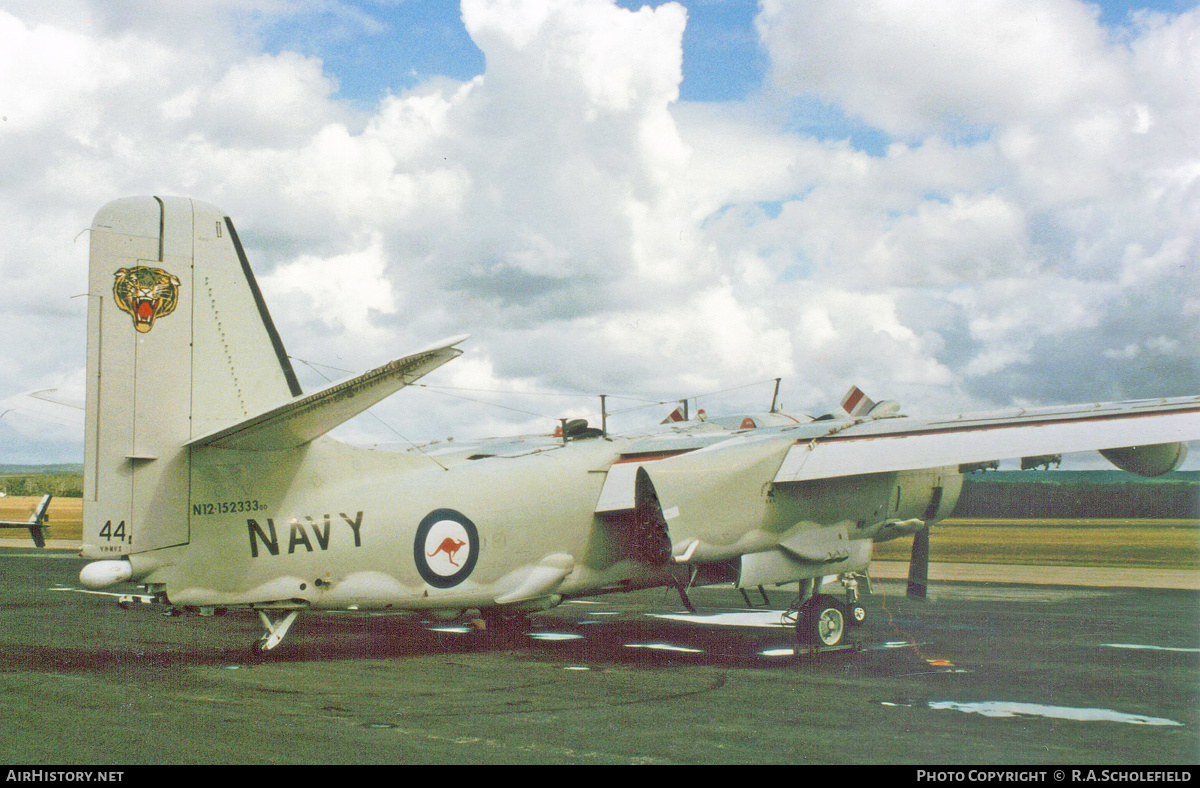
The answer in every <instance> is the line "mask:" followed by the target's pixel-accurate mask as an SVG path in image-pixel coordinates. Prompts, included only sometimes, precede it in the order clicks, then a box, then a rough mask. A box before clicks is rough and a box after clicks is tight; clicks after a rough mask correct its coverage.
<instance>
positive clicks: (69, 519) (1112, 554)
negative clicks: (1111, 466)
mask: <svg viewBox="0 0 1200 788" xmlns="http://www.w3.org/2000/svg"><path fill="white" fill-rule="evenodd" d="M38 500H39V498H38V497H36V496H33V497H17V496H10V497H7V498H0V520H17V521H23V520H26V519H28V517H29V513H30V512H31V511H33V507H34V506H36V505H37V502H38ZM82 530H83V499H82V498H55V499H53V500H52V501H51V502H50V523H49V528H48V529H47V536H48V538H50V539H69V540H75V541H78V540H79V539H80V538H81V534H82ZM20 533H21V532H20V531H13V530H10V531H7V532H0V536H6V537H10V538H11V537H16V538H19V534H20ZM911 549H912V541H911V540H910V539H897V540H895V541H892V542H884V543H883V544H879V545H876V546H875V557H876V558H877V559H879V560H883V561H907V560H908V557H909V551H910V550H911ZM929 553H930V560H933V561H953V562H961V563H982V564H1039V565H1049V566H1117V567H1130V568H1134V567H1139V568H1145V569H1200V520H1107V519H1103V520H1102V519H1076V520H1065V519H1060V520H1056V519H1036V520H1033V519H1030V520H1017V519H998V518H989V519H951V520H944V521H942V522H941V523H939V524H938V525H936V526H934V529H933V536H932V538H931V539H930V549H929Z"/></svg>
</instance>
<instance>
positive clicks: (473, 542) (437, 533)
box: [413, 509, 479, 588]
mask: <svg viewBox="0 0 1200 788" xmlns="http://www.w3.org/2000/svg"><path fill="white" fill-rule="evenodd" d="M478 556H479V532H478V531H477V530H476V529H475V524H474V523H473V522H471V521H470V520H469V519H468V518H467V517H466V516H465V515H463V514H462V513H461V512H456V511H454V510H453V509H435V510H434V511H432V512H430V513H429V514H427V515H425V519H423V520H421V524H420V525H419V526H417V535H416V538H415V539H414V540H413V560H414V561H415V562H416V565H417V571H418V572H420V574H421V577H422V578H424V579H425V582H427V583H429V584H430V585H431V586H434V587H435V588H452V587H454V586H456V585H458V584H459V583H461V582H462V581H463V580H466V579H467V576H468V575H470V574H471V571H472V570H473V569H474V568H475V559H476V558H478Z"/></svg>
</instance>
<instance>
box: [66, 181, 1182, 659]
mask: <svg viewBox="0 0 1200 788" xmlns="http://www.w3.org/2000/svg"><path fill="white" fill-rule="evenodd" d="M88 294H89V310H88V360H87V403H86V438H85V451H86V459H85V473H84V486H85V490H84V546H83V549H82V554H83V555H84V556H85V557H88V558H93V559H98V560H96V561H94V562H92V563H89V564H88V565H87V566H86V567H85V568H84V569H83V571H82V572H81V574H80V578H81V581H82V582H83V584H85V585H86V586H88V587H90V588H102V587H105V586H108V585H111V584H114V583H117V582H120V581H133V582H136V583H139V584H141V585H143V586H144V587H145V588H146V589H147V593H150V594H154V595H156V596H157V597H159V598H160V599H162V600H164V601H167V602H169V603H170V604H172V605H174V606H176V608H181V609H185V610H186V609H200V610H206V609H212V608H217V607H224V608H229V607H241V608H249V609H253V610H256V611H258V613H259V616H260V618H261V620H262V623H263V627H264V634H263V636H262V638H261V640H259V641H258V643H257V646H256V648H258V649H260V650H263V651H266V650H270V649H273V648H274V647H275V646H277V645H278V644H279V642H280V641H281V640H282V639H283V637H284V635H285V634H286V633H287V631H288V628H289V627H290V626H291V625H292V622H293V621H294V620H295V619H296V616H297V615H298V614H299V613H300V612H301V611H305V610H345V609H350V610H412V611H424V612H427V613H430V614H436V615H446V616H450V615H454V614H456V613H458V612H459V611H466V610H480V611H483V614H484V615H490V614H504V613H505V612H508V611H536V610H543V609H546V608H549V607H551V606H553V605H556V604H558V603H559V602H561V601H563V600H565V599H570V598H576V597H585V596H590V595H596V594H602V593H606V592H613V591H628V590H633V589H639V588H647V587H653V586H675V587H676V588H678V589H680V591H681V593H686V589H687V587H689V586H690V585H692V584H711V583H734V584H736V585H737V586H739V587H742V588H749V587H764V586H773V585H779V584H784V583H799V584H800V587H801V589H802V590H803V594H802V596H804V597H806V598H807V601H805V602H804V604H803V606H802V608H801V609H800V615H799V620H798V624H797V626H798V631H799V632H800V633H801V634H802V636H803V637H804V638H805V639H807V640H809V641H811V642H813V643H816V644H819V645H823V646H834V645H836V644H837V643H839V642H840V641H841V639H842V637H843V635H844V632H845V629H846V626H847V624H849V623H851V622H854V621H857V620H858V619H860V618H861V616H862V608H861V606H859V605H857V604H856V603H857V596H856V594H857V587H858V583H857V580H858V579H859V578H861V576H862V575H861V573H863V572H865V571H866V570H867V567H868V565H869V563H870V560H871V552H872V545H873V544H874V543H875V542H882V541H885V540H888V539H894V538H897V537H900V536H903V535H912V534H916V535H917V536H916V538H914V550H913V561H912V572H911V576H910V580H911V583H910V587H911V591H912V593H914V594H917V595H919V594H921V593H922V592H923V587H924V577H925V566H926V564H927V562H928V551H927V545H928V533H929V527H930V526H931V525H932V524H934V523H936V522H937V521H938V520H939V519H940V518H943V517H945V516H946V515H947V514H948V513H949V512H950V511H951V510H953V508H954V505H955V501H956V499H957V497H958V493H959V490H960V488H961V485H962V475H961V473H960V468H965V467H971V466H978V465H980V464H986V463H988V462H990V461H993V460H996V459H999V458H1018V457H1038V458H1040V457H1044V456H1047V455H1053V454H1055V453H1058V452H1074V451H1081V450H1088V449H1099V450H1101V451H1102V453H1103V454H1104V456H1105V457H1107V458H1108V459H1109V460H1111V461H1112V462H1113V463H1115V464H1116V465H1118V466H1119V467H1121V468H1124V469H1126V470H1129V471H1132V472H1134V473H1140V474H1147V475H1155V474H1160V473H1163V472H1166V471H1168V470H1171V469H1173V468H1176V467H1178V465H1179V463H1180V462H1181V461H1182V459H1183V456H1184V453H1185V449H1186V447H1185V445H1184V443H1183V442H1184V441H1187V440H1191V439H1197V438H1200V397H1185V398H1175V399H1157V400H1139V401H1134V402H1120V403H1105V404H1093V405H1077V406H1068V407H1048V408H1037V409H1015V410H1010V411H1002V412H995V413H981V414H964V415H955V416H949V417H937V418H908V417H905V416H903V415H902V414H901V413H900V411H899V406H898V405H897V404H896V403H894V402H880V403H878V404H876V403H873V402H871V401H870V400H869V399H868V398H866V397H865V396H864V395H863V394H862V392H860V391H858V390H856V389H855V390H852V391H851V394H850V395H848V397H847V400H846V402H845V403H844V409H845V410H846V411H847V415H845V416H841V417H834V416H823V417H820V418H817V419H812V418H809V417H792V416H787V415H784V414H782V413H779V412H774V411H770V412H764V413H748V414H739V415H737V416H733V417H724V418H705V419H703V420H701V419H699V418H683V419H680V420H677V421H672V420H671V419H668V420H667V422H665V423H664V424H662V425H659V426H657V427H654V428H651V429H647V430H645V431H643V432H640V433H638V434H632V435H621V436H616V435H610V434H607V431H606V430H604V429H596V428H594V427H588V426H587V425H586V424H580V423H570V424H566V425H565V429H563V430H562V434H561V436H559V437H555V436H549V435H546V436H533V437H524V438H507V439H499V440H490V441H482V442H476V443H468V444H464V443H461V442H454V443H451V444H443V445H442V447H441V448H440V449H438V450H433V449H427V450H426V451H424V452H422V451H417V450H413V449H410V450H403V451H395V452H387V451H380V450H372V449H364V448H356V447H351V446H348V445H345V444H343V443H340V442H338V441H337V440H334V439H332V438H330V437H328V436H327V435H326V433H327V432H329V431H330V430H331V429H333V428H334V427H336V426H337V425H338V424H341V423H342V422H344V421H345V420H347V419H349V418H350V417H352V416H354V415H356V414H358V413H360V412H361V411H363V410H365V409H366V408H368V407H370V406H371V405H373V404H375V403H377V402H379V401H380V400H381V399H383V398H384V397H386V396H388V395H390V394H393V393H395V392H396V391H399V390H400V389H402V388H404V387H405V386H407V385H409V384H411V383H413V382H414V381H416V380H417V379H418V378H420V377H421V376H423V375H425V374H426V373H428V372H430V371H431V370H433V369H436V368H437V367H439V366H441V365H442V364H444V363H446V362H448V361H450V360H451V359H453V358H455V357H456V356H458V355H460V354H461V352H462V351H460V350H459V348H458V346H459V345H460V344H462V343H463V342H464V341H465V340H466V337H465V336H457V337H452V338H448V339H444V340H442V341H439V342H434V343H432V344H430V345H429V346H428V347H425V348H422V349H420V350H417V351H416V352H413V353H410V354H408V355H405V356H403V357H401V358H398V359H396V360H394V361H392V362H389V363H387V364H384V365H383V366H381V367H378V368H376V369H373V370H371V371H369V372H366V373H364V374H362V375H359V376H357V377H353V378H350V379H348V380H345V381H342V382H339V383H336V384H334V385H330V386H328V387H326V388H324V389H321V390H320V391H316V392H314V393H311V394H304V393H302V392H301V390H300V387H299V385H298V384H297V380H296V376H295V374H294V373H293V370H292V367H291V365H290V363H289V361H288V356H287V355H286V353H285V352H284V349H283V345H282V343H281V342H280V339H279V336H278V334H277V333H276V330H275V326H274V324H273V323H272V320H271V317H270V314H269V313H268V311H267V306H266V303H265V301H264V299H263V297H262V294H261V293H260V292H259V289H258V286H257V284H256V283H255V279H254V274H253V273H252V271H251V268H250V265H249V263H248V262H247V260H246V256H245V253H244V252H243V249H242V246H241V243H240V242H239V240H238V235H237V232H236V231H235V229H234V225H233V222H232V221H231V220H230V219H229V217H228V216H226V215H225V214H224V213H223V212H222V211H220V210H219V209H218V208H216V207H214V206H211V205H207V204H205V203H202V202H198V201H194V200H189V199H182V198H160V197H137V198H130V199H123V200H118V201H116V202H113V203H110V204H108V205H106V206H105V207H104V208H102V209H101V210H100V212H99V213H98V214H97V216H96V218H95V221H94V223H93V225H92V233H91V268H90V280H89V290H88ZM431 456H432V457H433V458H434V459H436V462H433V461H431V459H430V457H431ZM831 575H836V576H840V577H841V578H842V580H843V581H844V585H845V587H846V589H847V590H846V598H845V601H843V600H841V599H839V598H837V597H836V596H834V595H830V594H825V593H819V591H820V583H819V578H822V577H826V576H831Z"/></svg>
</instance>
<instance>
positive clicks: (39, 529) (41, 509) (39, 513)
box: [0, 495, 53, 547]
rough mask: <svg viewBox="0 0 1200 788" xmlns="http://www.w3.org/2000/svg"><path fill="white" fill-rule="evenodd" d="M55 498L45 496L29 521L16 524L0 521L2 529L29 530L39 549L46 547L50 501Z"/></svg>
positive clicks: (14, 522) (9, 521)
mask: <svg viewBox="0 0 1200 788" xmlns="http://www.w3.org/2000/svg"><path fill="white" fill-rule="evenodd" d="M52 497H53V496H51V495H43V496H42V500H41V501H39V502H38V505H37V506H35V507H34V509H33V513H32V514H30V515H29V519H28V520H26V521H25V522H23V523H22V522H16V521H12V520H0V528H28V529H29V535H30V537H32V538H33V543H34V544H35V545H37V546H38V547H45V546H46V520H48V519H49V518H48V517H47V516H46V510H47V509H49V508H50V499H51V498H52Z"/></svg>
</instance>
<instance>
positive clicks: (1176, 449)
mask: <svg viewBox="0 0 1200 788" xmlns="http://www.w3.org/2000/svg"><path fill="white" fill-rule="evenodd" d="M1100 453H1101V454H1103V455H1104V458H1105V459H1106V460H1108V461H1109V462H1111V463H1112V464H1113V465H1115V466H1117V467H1118V468H1120V469H1121V470H1123V471H1129V472H1130V473H1136V474H1137V475H1138V476H1162V475H1163V474H1164V473H1169V472H1171V471H1173V470H1175V469H1176V468H1178V467H1179V466H1180V465H1182V464H1183V461H1184V460H1185V459H1186V458H1187V444H1186V443H1158V444H1154V445H1152V446H1127V447H1125V448H1121V449H1101V450H1100Z"/></svg>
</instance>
